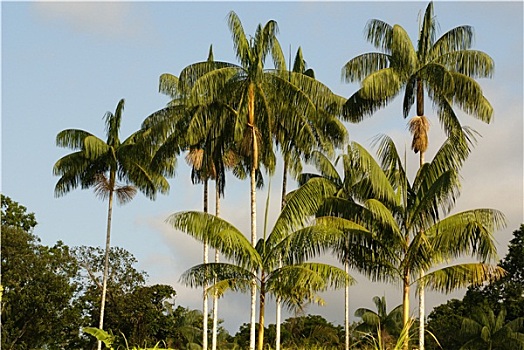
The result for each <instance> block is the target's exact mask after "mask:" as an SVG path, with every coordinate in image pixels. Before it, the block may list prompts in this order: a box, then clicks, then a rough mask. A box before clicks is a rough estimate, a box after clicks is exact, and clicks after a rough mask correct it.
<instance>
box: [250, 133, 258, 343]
mask: <svg viewBox="0 0 524 350" xmlns="http://www.w3.org/2000/svg"><path fill="white" fill-rule="evenodd" d="M253 133H254V132H253ZM254 144H255V145H256V142H254ZM255 150H256V147H255ZM255 175H256V169H255V166H252V167H251V244H252V245H253V247H255V245H256V243H257V242H256V240H257V230H256V227H257V216H256V178H255ZM255 272H256V271H253V273H255ZM256 304H257V281H256V279H255V277H253V280H252V281H251V328H250V332H249V349H250V350H254V349H255V334H256V311H257V309H256Z"/></svg>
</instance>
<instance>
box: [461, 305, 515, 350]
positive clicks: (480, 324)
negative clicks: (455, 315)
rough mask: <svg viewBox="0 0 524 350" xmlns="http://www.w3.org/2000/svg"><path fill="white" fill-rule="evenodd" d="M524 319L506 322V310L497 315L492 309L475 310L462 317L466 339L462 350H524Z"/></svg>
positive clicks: (463, 332) (462, 330)
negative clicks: (523, 330) (523, 329)
mask: <svg viewBox="0 0 524 350" xmlns="http://www.w3.org/2000/svg"><path fill="white" fill-rule="evenodd" d="M522 326H524V317H519V318H516V319H514V320H512V321H507V320H506V308H505V307H504V306H502V307H501V309H500V311H499V313H498V314H495V312H494V311H493V309H491V308H490V307H484V308H474V309H473V310H472V312H471V314H470V315H469V316H467V317H462V327H461V329H460V333H461V335H462V336H463V337H464V339H466V341H465V343H464V344H463V345H462V346H461V347H460V350H476V349H487V350H522V349H524V333H523V332H522Z"/></svg>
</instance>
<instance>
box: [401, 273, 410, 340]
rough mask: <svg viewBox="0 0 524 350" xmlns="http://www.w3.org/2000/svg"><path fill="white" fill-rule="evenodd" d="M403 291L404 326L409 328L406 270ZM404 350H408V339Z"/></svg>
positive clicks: (407, 276)
mask: <svg viewBox="0 0 524 350" xmlns="http://www.w3.org/2000/svg"><path fill="white" fill-rule="evenodd" d="M402 283H403V291H402V325H403V327H408V326H409V271H408V270H407V269H405V271H404V276H403V277H402ZM403 349H404V350H407V349H408V339H406V341H405V342H404V346H403Z"/></svg>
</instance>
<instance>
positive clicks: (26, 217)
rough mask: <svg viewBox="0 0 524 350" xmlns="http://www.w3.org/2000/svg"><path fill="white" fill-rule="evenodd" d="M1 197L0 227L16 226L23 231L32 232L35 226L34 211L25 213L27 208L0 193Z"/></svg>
mask: <svg viewBox="0 0 524 350" xmlns="http://www.w3.org/2000/svg"><path fill="white" fill-rule="evenodd" d="M0 196H1V199H2V214H1V219H2V228H5V227H7V226H9V227H17V228H20V229H22V230H24V231H25V232H32V231H33V229H34V228H35V226H36V224H37V223H36V219H35V214H34V213H27V208H26V207H24V206H23V205H20V204H19V203H17V202H15V201H13V200H12V199H11V198H9V197H7V196H4V195H3V194H0Z"/></svg>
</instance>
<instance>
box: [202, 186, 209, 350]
mask: <svg viewBox="0 0 524 350" xmlns="http://www.w3.org/2000/svg"><path fill="white" fill-rule="evenodd" d="M207 212H208V180H207V179H206V180H205V181H204V213H207ZM203 261H204V264H207V263H208V262H209V246H208V244H207V241H204V251H203ZM207 304H208V302H207V283H205V284H204V286H203V287H202V316H203V320H202V350H207V319H208V305H207Z"/></svg>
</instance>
